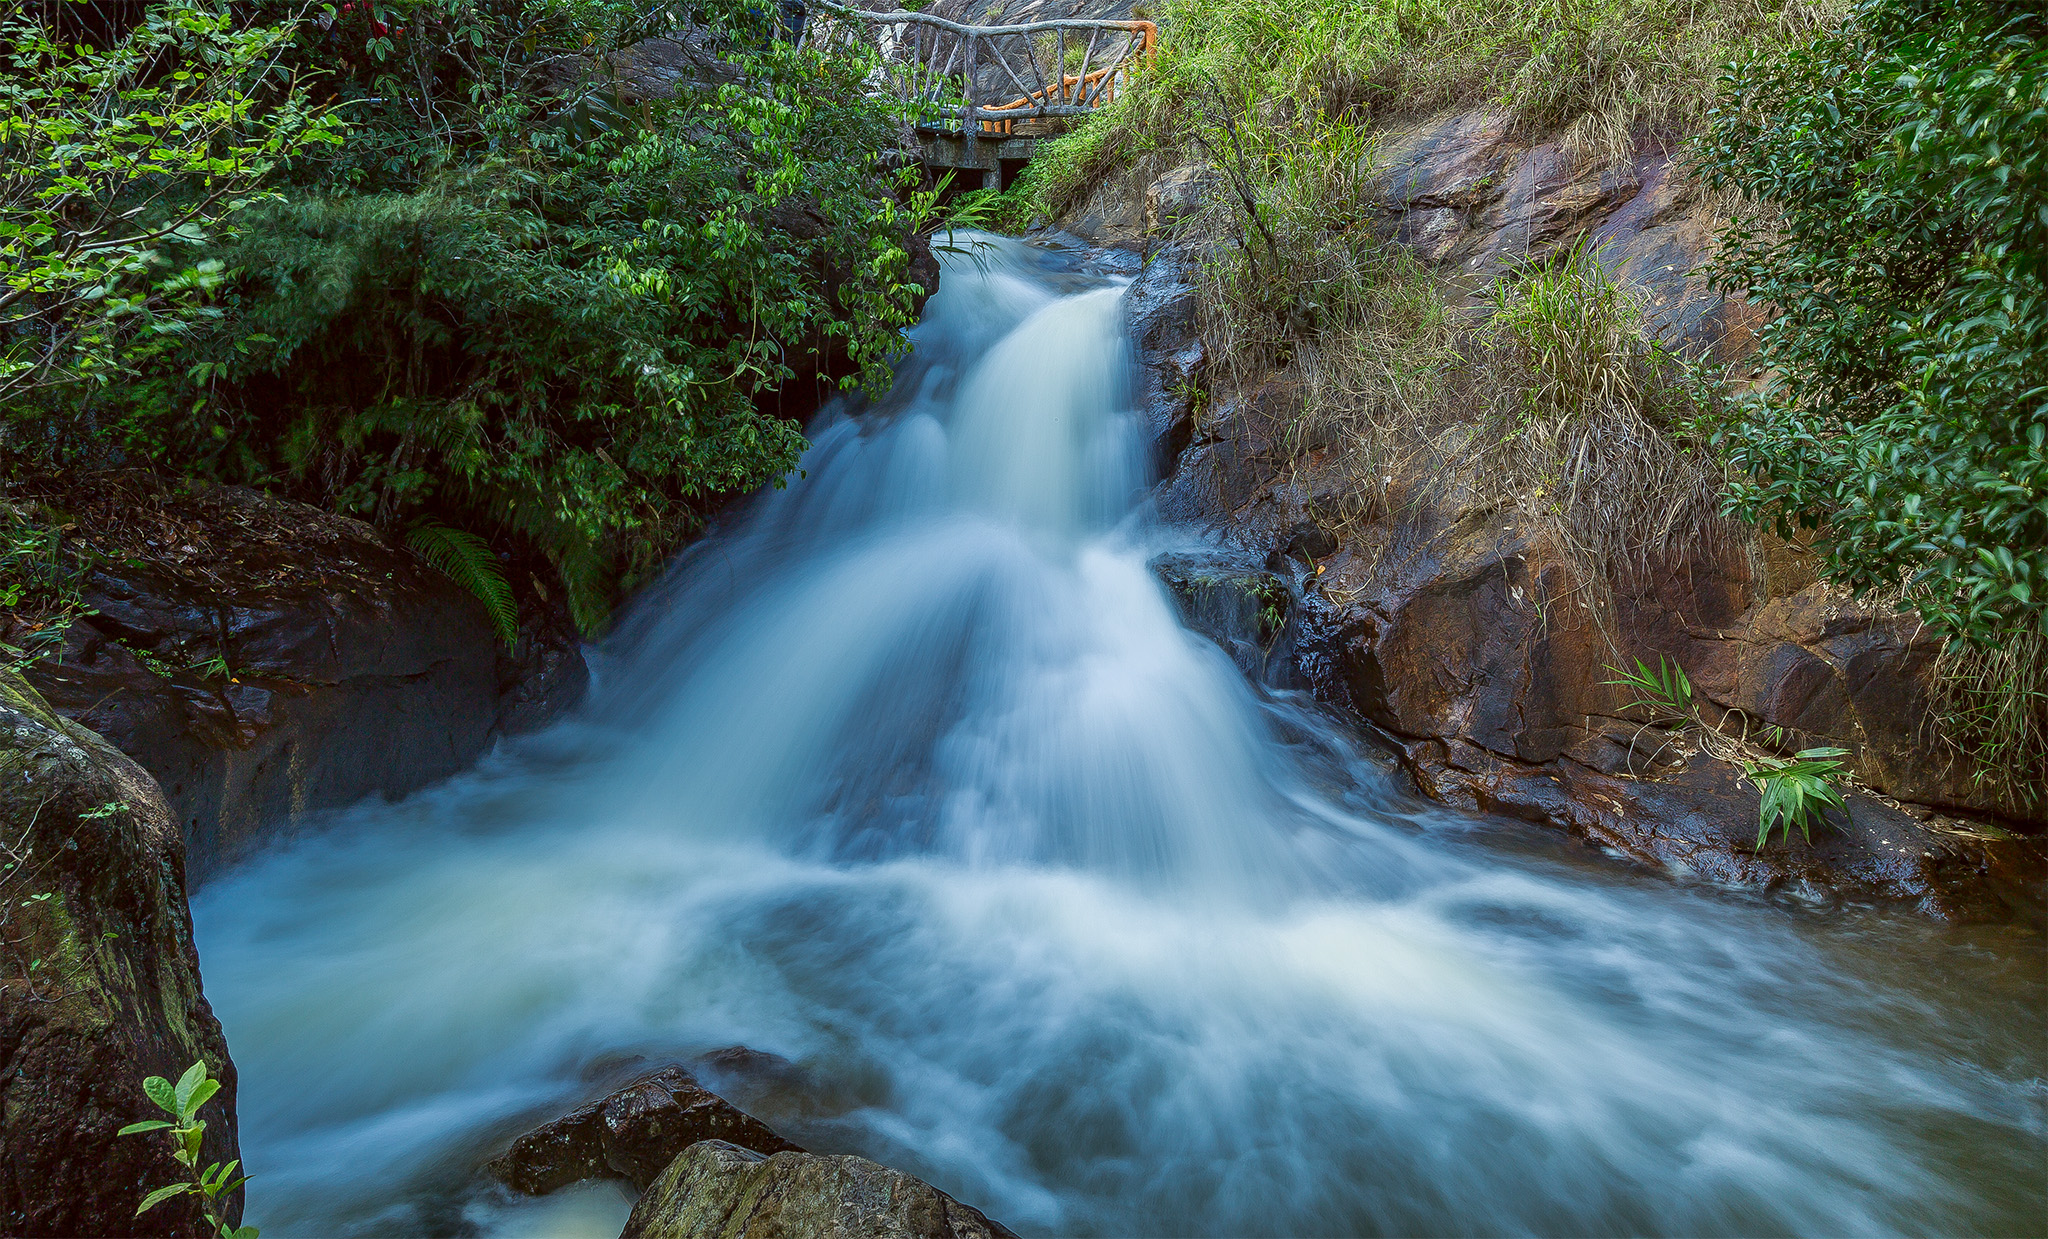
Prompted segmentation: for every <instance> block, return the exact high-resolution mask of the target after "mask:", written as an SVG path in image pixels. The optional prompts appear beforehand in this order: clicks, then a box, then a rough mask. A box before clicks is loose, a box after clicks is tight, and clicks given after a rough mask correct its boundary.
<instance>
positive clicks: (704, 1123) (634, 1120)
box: [484, 1066, 803, 1196]
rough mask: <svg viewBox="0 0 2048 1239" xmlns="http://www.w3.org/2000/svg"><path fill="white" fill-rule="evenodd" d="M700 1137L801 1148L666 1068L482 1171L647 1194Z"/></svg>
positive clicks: (529, 1188) (504, 1178)
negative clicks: (605, 1183) (608, 1184)
mask: <svg viewBox="0 0 2048 1239" xmlns="http://www.w3.org/2000/svg"><path fill="white" fill-rule="evenodd" d="M700 1140H723V1141H727V1142H729V1143H731V1144H733V1145H735V1146H738V1147H740V1148H744V1149H751V1150H753V1151H755V1152H756V1153H760V1154H771V1153H783V1152H798V1153H800V1152H802V1151H803V1150H802V1149H800V1148H798V1147H797V1146H796V1145H794V1144H791V1143H790V1142H789V1141H787V1140H784V1139H783V1138H782V1137H780V1136H778V1135H776V1134H775V1133H774V1132H772V1131H770V1130H769V1129H768V1127H767V1125H766V1124H764V1123H762V1122H761V1121H760V1120H759V1119H756V1118H754V1117H752V1116H751V1115H748V1114H745V1113H743V1112H742V1111H740V1110H739V1109H738V1108H737V1107H735V1106H733V1105H732V1104H731V1103H730V1102H728V1101H726V1100H725V1099H724V1098H722V1097H719V1096H718V1095H717V1094H715V1093H711V1092H708V1091H706V1090H705V1089H704V1088H703V1087H702V1086H701V1085H699V1084H698V1083H697V1081H696V1079H695V1077H693V1076H691V1075H690V1073H689V1072H687V1071H685V1070H683V1069H682V1068H681V1067H673V1066H671V1067H665V1068H663V1069H662V1070H660V1071H657V1072H654V1073H652V1074H650V1075H645V1076H642V1077H641V1078H639V1079H637V1080H635V1081H633V1082H632V1083H630V1084H628V1085H626V1086H625V1087H624V1088H622V1089H619V1090H618V1091H617V1092H614V1093H612V1094H611V1095H609V1096H607V1097H603V1098H600V1099H599V1100H597V1101H593V1102H591V1103H590V1104H588V1105H585V1106H580V1107H578V1108H577V1109H575V1110H572V1111H570V1112H569V1113H568V1114H565V1115H563V1116H562V1117H561V1118H559V1119H556V1120H555V1121H554V1122H552V1123H548V1124H545V1125H543V1126H541V1127H538V1128H535V1129H534V1130H533V1131H530V1132H528V1133H526V1134H525V1135H523V1136H521V1137H519V1139H517V1140H515V1141H513V1142H512V1147H511V1148H510V1149H509V1150H507V1151H506V1152H505V1154H504V1155H503V1156H502V1157H499V1158H497V1159H495V1160H493V1161H492V1162H490V1163H489V1164H488V1165H486V1166H485V1167H484V1169H485V1171H486V1172H487V1173H488V1174H490V1175H492V1176H493V1177H494V1178H496V1179H498V1180H499V1181H501V1182H503V1183H504V1184H505V1185H506V1186H508V1187H510V1188H512V1189H513V1190H514V1191H518V1192H524V1193H526V1194H527V1195H529V1196H540V1195H544V1194H546V1193H548V1192H552V1191H555V1190H557V1189H559V1188H564V1187H567V1186H568V1185H569V1184H571V1183H577V1182H581V1181H582V1180H584V1179H625V1180H627V1181H628V1182H630V1183H632V1184H633V1186H634V1187H635V1188H637V1189H640V1190H642V1191H645V1190H646V1189H647V1186H648V1185H649V1184H651V1183H653V1182H654V1180H655V1178H656V1177H657V1176H658V1175H660V1174H661V1172H662V1169H663V1168H664V1167H666V1166H667V1165H668V1164H669V1163H670V1162H672V1161H674V1160H675V1158H676V1156H677V1155H678V1154H680V1153H681V1152H682V1151H683V1150H684V1149H687V1148H689V1147H690V1146H691V1145H693V1144H696V1143H697V1142H698V1141H700Z"/></svg>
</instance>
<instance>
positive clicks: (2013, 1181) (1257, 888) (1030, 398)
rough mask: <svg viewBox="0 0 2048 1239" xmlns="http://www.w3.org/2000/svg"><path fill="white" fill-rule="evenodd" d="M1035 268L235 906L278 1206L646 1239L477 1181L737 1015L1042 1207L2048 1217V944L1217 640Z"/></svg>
mask: <svg viewBox="0 0 2048 1239" xmlns="http://www.w3.org/2000/svg"><path fill="white" fill-rule="evenodd" d="M1049 264H1050V260H1049V259H1047V258H1045V257H1044V256H1042V255H1039V254H1036V253H1034V252H1033V251H1031V250H1029V249H1028V248H1026V247H1022V246H1018V245H1015V244H1014V243H1007V242H1005V243H997V244H995V245H994V247H993V248H992V249H990V250H987V251H984V253H983V255H982V260H981V262H979V263H970V262H962V261H957V260H955V261H952V262H951V263H950V265H949V267H948V270H947V274H946V280H945V286H944V289H943V290H942V292H941V293H940V294H939V296H938V297H937V298H935V299H934V300H933V302H932V304H931V306H930V308H929V310H928V312H927V317H926V321H925V323H924V324H923V325H922V326H921V327H920V328H919V329H918V331H917V333H916V339H917V355H916V357H915V359H914V361H913V362H912V363H911V364H910V365H908V366H906V367H905V370H904V373H903V375H902V378H901V380H900V381H899V383H898V386H897V391H896V393H895V394H894V395H892V396H891V397H890V398H889V399H888V400H886V401H884V402H883V403H882V404H881V405H879V406H878V407H875V408H871V409H867V410H864V411H862V412H860V413H859V415H858V416H844V415H840V416H835V417H831V418H828V419H827V420H826V421H825V422H823V423H822V424H821V425H820V426H816V427H813V441H814V446H813V448H812V449H811V451H810V453H809V454H808V455H807V456H806V458H805V461H804V466H803V467H804V473H805V475H804V476H803V477H802V478H801V479H800V480H795V481H793V482H792V484H791V485H790V486H789V488H788V489H786V490H782V491H774V492H769V493H767V494H764V495H763V496H761V497H760V498H759V499H758V500H757V501H756V502H755V503H754V504H753V506H752V507H751V508H750V509H749V510H748V511H747V513H746V514H745V515H744V517H743V519H740V520H738V521H736V522H735V523H734V524H733V525H732V527H731V528H729V529H727V530H725V531H724V532H722V533H720V534H718V535H716V536H714V537H712V538H710V539H707V540H706V541H705V542H704V543H702V544H700V545H699V546H697V547H696V548H694V549H693V550H692V551H691V552H690V553H689V554H688V555H686V556H685V557H684V558H683V559H682V560H681V561H680V562H679V563H678V564H677V565H676V567H675V568H674V569H673V570H672V571H671V573H670V574H669V575H668V577H667V578H666V579H665V580H664V581H663V582H662V583H661V584H660V585H658V586H657V587H656V588H654V589H653V590H650V591H649V593H648V594H647V596H645V597H644V598H642V599H641V600H640V601H639V603H638V604H637V605H636V609H635V612H634V614H633V615H632V616H631V618H630V619H629V620H628V622H626V623H625V624H623V625H622V626H621V629H620V631H619V632H618V634H616V636H615V637H614V638H613V639H612V640H611V641H610V642H609V643H608V645H607V647H606V649H605V650H604V651H603V654H602V657H601V659H600V663H599V668H598V672H599V686H598V690H597V691H596V692H595V693H594V695H593V699H592V701H591V702H590V704H589V705H588V707H587V708H586V709H585V710H584V711H583V712H582V713H581V714H579V716H578V717H576V718H574V719H572V720H569V721H568V722H565V723H564V724H562V725H560V726H558V727H557V728H555V729H553V730H551V731H550V732H548V733H545V734H543V735H541V736H538V737H533V738H530V739H528V740H526V741H523V742H521V743H519V744H517V745H514V746H511V747H509V748H508V749H506V750H504V751H501V752H500V753H498V754H497V755H495V756H494V757H493V758H492V759H491V760H490V761H488V762H486V763H485V765H484V766H483V767H482V768H481V769H479V770H478V771H476V772H475V773H473V774H471V775H468V776H465V777H463V778H460V779H457V780H455V781H453V782H451V783H449V784H447V785H444V786H442V787H439V788H436V789H433V790H431V791H428V792H425V793H422V794H420V795H418V796H415V797H412V798H411V799H409V800H407V801H406V802H404V803H402V804H397V805H386V804H374V805H366V806H362V807H359V808H357V809H355V810H352V811H349V812H347V813H343V814H339V815H336V817H335V818H334V820H332V821H331V822H330V823H328V824H327V828H326V829H324V830H322V831H320V832H318V833H316V834H313V835H311V836H310V837H308V838H306V839H303V840H301V841H299V842H297V843H296V844H293V845H290V846H285V847H280V848H278V849H276V850H274V851H272V852H271V853H269V854H267V855H265V856H263V857H260V858H258V859H257V860H255V861H254V862H252V863H250V864H247V865H245V866H243V867H241V868H240V869H238V870H236V871H235V872H234V873H232V874H231V875H229V876H227V877H225V878H223V879H221V880H219V881H217V882H215V883H214V884H212V885H210V886H209V887H207V888H206V889H205V890H204V891H203V892H201V894H200V896H199V897H198V899H196V900H195V904H194V911H195V917H196V920H197V925H198V934H199V943H200V949H201V953H202V962H203V966H204V970H205V977H206V984H207V990H208V993H209V995H210V996H211V998H212V999H213V1002H214V1005H215V1008H216V1010H217V1011H218V1012H219V1014H220V1016H221V1019H222V1021H223V1023H224V1024H225V1025H226V1028H227V1032H228V1038H229V1042H230V1045H231V1048H232V1050H233V1052H234V1055H235V1059H236V1062H237V1064H238V1066H239V1068H240V1071H241V1081H242V1083H241V1090H242V1092H241V1115H242V1139H243V1149H244V1156H245V1158H246V1159H247V1161H248V1165H249V1169H250V1170H251V1172H252V1173H254V1174H255V1175H256V1180H255V1182H254V1183H252V1185H251V1188H250V1197H249V1218H250V1220H251V1221H253V1222H255V1223H257V1224H259V1225H260V1226H262V1228H263V1229H264V1232H265V1234H266V1235H268V1236H273V1237H282V1236H291V1235H309V1236H310V1235H338V1234H458V1233H490V1234H505V1235H512V1234H528V1235H575V1234H593V1235H595V1234H606V1235H609V1234H616V1233H617V1229H618V1227H619V1225H620V1224H621V1223H622V1222H623V1220H624V1216H625V1212H626V1210H627V1209H628V1208H629V1207H630V1200H629V1198H628V1197H627V1196H626V1195H625V1194H624V1193H622V1192H621V1191H620V1190H618V1189H617V1188H615V1187H613V1186H610V1185H593V1186H589V1187H585V1188H580V1189H576V1190H574V1191H571V1192H568V1193H565V1194H560V1195H558V1196H556V1197H553V1198H548V1199H546V1200H542V1201H538V1202H529V1201H522V1200H518V1199H514V1198H512V1197H511V1196H509V1195H508V1194H507V1193H505V1192H503V1191H502V1189H496V1188H493V1187H491V1186H490V1185H488V1184H487V1183H484V1182H483V1181H481V1180H480V1179H479V1178H478V1177H477V1176H476V1174H475V1167H476V1166H477V1165H478V1163H479V1162H480V1161H481V1160H482V1159H483V1158H484V1157H487V1156H489V1155H491V1154H492V1153H495V1152H497V1151H499V1150H500V1149H501V1148H502V1147H503V1144H504V1143H505V1141H506V1140H508V1139H509V1138H510V1137H511V1136H512V1135H513V1134H516V1133H517V1132H518V1131H520V1130H523V1129H524V1128H526V1127H528V1126H531V1125H532V1124H533V1123H535V1122H538V1121H542V1120H545V1119H547V1118H549V1117H552V1116H553V1115H554V1114H556V1113H559V1112H560V1111H561V1110H562V1109H565V1108H567V1107H568V1106H570V1105H572V1104H575V1103H576V1102H579V1101H581V1100H584V1099H586V1098H587V1097H588V1096H590V1095H591V1094H592V1092H593V1091H594V1090H597V1089H599V1088H600V1087H601V1086H600V1085H599V1084H597V1083H595V1081H597V1080H598V1079H600V1078H601V1077H604V1076H605V1074H606V1071H607V1069H608V1068H609V1069H610V1070H611V1071H612V1073H613V1074H616V1069H617V1067H618V1064H620V1063H623V1062H626V1061H628V1060H630V1059H631V1058H633V1057H634V1056H640V1057H644V1058H646V1059H649V1060H655V1061H667V1060H670V1059H678V1058H680V1059H689V1058H691V1057H694V1056H696V1055H699V1054H702V1053H704V1052H706V1051H710V1050H714V1049H717V1048H720V1047H725V1046H731V1045H736V1044H738V1045H746V1046H749V1047H752V1048H754V1049H756V1050H760V1051H765V1052H770V1053H774V1054H779V1055H782V1056H784V1057H786V1058H788V1059H790V1060H792V1061H793V1062H794V1063H795V1064H797V1066H798V1067H799V1068H800V1069H801V1081H800V1082H798V1083H794V1084H792V1083H790V1082H789V1081H788V1080H786V1079H785V1080H783V1081H781V1082H780V1083H775V1084H773V1085H767V1084H762V1083H761V1082H760V1081H748V1080H735V1081H731V1082H729V1087H730V1089H731V1090H732V1091H733V1093H734V1095H735V1098H736V1099H737V1100H740V1101H741V1102H742V1103H743V1104H746V1105H748V1106H749V1107H750V1108H752V1109H753V1110H754V1111H755V1112H756V1113H758V1114H760V1115H761V1117H763V1118H764V1119H767V1120H768V1121H769V1122H770V1123H771V1124H772V1125H774V1126H776V1127H777V1128H778V1130H780V1131H782V1132H783V1133H784V1134H785V1135H788V1136H789V1137H790V1138H792V1139H795V1140H797V1141H799V1142H801V1143H803V1144H805V1145H807V1146H808V1147H811V1148H814V1149H818V1150H822V1151H843V1152H859V1153H862V1154H865V1155H867V1156H871V1157H875V1158H877V1159H878V1160H881V1161H884V1162H886V1163H888V1164H890V1165H893V1166H897V1167H899V1168H901V1169H904V1170H907V1171H910V1172H912V1173H915V1174H918V1175H920V1176H922V1177H925V1178H927V1179H930V1180H931V1181H932V1182H934V1183H936V1184H938V1185H939V1186H941V1187H943V1188H945V1189H946V1190H947V1191H950V1192H952V1193H953V1194H955V1195H957V1196H959V1197H961V1198H962V1199H964V1200H967V1201H969V1202H970V1203H973V1204H975V1205H977V1206H979V1207H981V1208H983V1209H985V1210H986V1211H987V1212H989V1213H990V1214H991V1215H992V1216H995V1217H997V1218H999V1219H1001V1220H1003V1221H1005V1222H1007V1223H1008V1224H1009V1225H1011V1226H1013V1227H1015V1228H1016V1229H1018V1230H1020V1231H1024V1232H1027V1233H1028V1232H1037V1233H1043V1234H1097V1235H1194V1234H1209V1235H1249V1234H1274V1235H1337V1234H1415V1233H1452V1232H1455V1233H1544V1234H1551V1233H1597V1234H1647V1233H1659V1234H1708V1233H1718V1234H1762V1233H1774V1234H1775V1233H1797V1234H1816V1235H1833V1234H1851V1233H1854V1234H1866V1233H1869V1234H1877V1233H1897V1232H1906V1233H1921V1234H1949V1233H1958V1232H1966V1231H1988V1232H2007V1233H2021V1232H2025V1231H2029V1230H2038V1229H2039V1225H2038V1224H2039V1223H2040V1222H2041V1221H2042V1218H2043V1210H2044V1208H2048V1190H2044V1186H2043V1174H2042V1170H2043V1165H2044V1153H2048V1120H2044V1098H2048V1088H2044V1085H2043V1083H2042V1077H2043V1075H2044V1073H2048V1048H2044V1045H2043V1039H2044V1018H2043V1011H2042V1002H2043V986H2042V983H2041V976H2040V972H2041V968H2040V963H2041V957H2040V953H2039V952H2040V948H2039V943H2038V941H2035V940H2029V939H2026V938H2024V937H2019V936H2015V935H2009V934H1999V933H1991V932H1983V933H1975V934H1967V933H1962V932H1959V931H1954V930H1944V929H1940V928H1937V927H1933V926H1928V925H1924V924H1921V923H1919V922H1917V921H1914V920H1911V919H1909V918H1904V917H1899V916H1892V915H1884V914H1878V913H1868V914H1850V915H1847V916H1843V917H1838V918H1835V919H1833V920H1823V919H1821V918H1818V917H1815V916H1812V915H1808V914H1805V913H1801V912H1799V911H1797V910H1794V909H1786V908H1781V907H1775V906H1771V905H1768V904H1765V903H1763V902H1761V901H1758V900H1755V899H1751V898H1746V897H1741V896H1733V895H1728V894H1725V893H1720V892H1714V891H1707V890H1700V889H1687V888H1681V887H1677V886H1672V885H1668V884H1666V883H1664V882H1663V881H1662V880H1658V879H1648V878H1644V877H1642V876H1639V875H1635V874H1633V873H1631V872H1629V871H1626V870H1624V869H1621V868H1620V867H1618V866H1611V865H1608V864H1606V863H1604V862H1601V861H1598V860H1597V859H1592V858H1586V857H1582V856H1576V855H1574V854H1572V853H1571V852H1570V851H1569V850H1568V849H1565V848H1560V847H1554V846H1552V845H1551V844H1550V843H1549V842H1547V841H1545V840H1542V839H1541V838H1539V837H1534V836H1531V835H1530V834H1528V833H1527V832H1523V831H1521V830H1519V829H1518V828H1514V827H1510V826H1506V825H1501V824H1489V823H1480V822H1473V821H1468V820H1465V819H1461V818H1458V817H1456V816H1454V815H1451V814H1448V813H1445V812H1443V811H1440V810H1433V809H1429V808H1426V807H1423V806H1420V805H1415V804H1412V803H1410V802H1408V801H1406V800H1404V799H1403V798H1402V797H1400V796H1399V795H1398V793H1396V792H1395V791H1394V790H1393V789H1392V788H1391V787H1389V786H1388V785H1387V784H1386V781H1385V776H1384V775H1383V774H1382V773H1381V772H1380V768H1379V767H1378V766H1377V765H1375V764H1374V763H1372V762H1371V761H1368V760H1366V758H1365V756H1364V755H1363V754H1362V753H1360V752H1359V751H1358V750H1357V748H1356V746H1355V744H1354V743H1353V742H1352V741H1351V740H1350V739H1349V738H1347V737H1346V736H1345V735H1344V734H1343V732H1342V730H1341V728H1339V727H1337V726H1336V725H1334V724H1333V723H1331V722H1330V721H1328V720H1324V719H1321V718H1320V717H1318V716H1317V715H1315V714H1314V713H1313V711H1311V710H1310V709H1308V708H1307V707H1306V706H1305V705H1304V704H1303V703H1301V702H1298V701H1294V700H1291V699H1289V698H1287V697H1286V696H1284V695H1280V696H1276V695H1274V694H1270V693H1266V692H1263V691H1261V690H1258V689H1255V688H1254V687H1253V686H1251V685H1249V684H1247V683H1246V682H1245V681H1244V680H1243V678H1242V677H1241V676H1240V675H1239V674H1238V672H1237V671H1236V670H1235V669H1234V667H1233V666H1232V665H1231V663H1230V662H1229V661H1228V659H1226V658H1225V657H1224V656H1223V655H1222V654H1221V653H1220V652H1219V651H1218V650H1217V649H1216V648H1215V647H1214V646H1213V645H1211V644H1209V643H1208V642H1206V641H1205V640H1203V639H1202V638H1199V637H1197V636H1194V635H1193V634H1191V633H1189V632H1187V631H1186V630H1185V629H1183V628H1182V627H1181V625H1180V623H1179V622H1178V619H1177V617H1176V614H1175V611H1174V608H1173V605H1172V602H1171V600H1170V599H1169V597H1168V596H1167V595H1166V594H1165V593H1164V592H1163V591H1162V590H1161V588H1160V587H1159V585H1158V584H1157V583H1156V581H1155V580H1154V579H1153V577H1152V575H1151V573H1150V572H1149V571H1148V569H1147V568H1146V561H1147V559H1148V558H1149V557H1150V555H1152V554H1153V553H1155V552H1156V551H1157V550H1158V549H1160V548H1161V547H1163V546H1166V545H1169V544H1172V543H1174V542H1176V541H1177V540H1184V539H1185V538H1186V536H1187V535H1186V534H1185V533H1183V532H1177V531H1172V530H1162V529H1159V528H1156V527H1154V526H1152V525H1151V524H1150V523H1148V522H1147V521H1146V520H1145V519H1144V518H1143V516H1142V510H1141V507H1140V499H1141V496H1142V492H1143V487H1144V485H1145V484H1146V482H1147V478H1146V477H1145V476H1144V469H1143V466H1142V463H1141V462H1142V459H1143V451H1142V443H1141V439H1140V436H1139V434H1138V428H1137V426H1136V423H1135V419H1134V417H1133V416H1132V413H1131V411H1130V410H1129V409H1128V408H1127V407H1126V405H1127V392H1128V391H1129V389H1130V382H1129V374H1128V366H1129V362H1128V358H1127V356H1126V346H1125V343H1124V340H1123V336H1122V332H1121V326H1120V324H1121V317H1120V308H1119V304H1118V298H1119V296H1120V291H1121V290H1120V288H1119V287H1118V286H1116V284H1115V283H1113V282H1107V281H1101V280H1097V281H1088V280H1084V279H1079V278H1077V277H1075V276H1074V275H1072V274H1071V273H1061V272H1055V271H1049V270H1048V269H1047V268H1048V266H1049ZM1304 736H1307V737H1310V738H1311V740H1312V741H1313V742H1312V743H1308V744H1304V742H1303V740H1302V737H1304Z"/></svg>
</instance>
